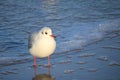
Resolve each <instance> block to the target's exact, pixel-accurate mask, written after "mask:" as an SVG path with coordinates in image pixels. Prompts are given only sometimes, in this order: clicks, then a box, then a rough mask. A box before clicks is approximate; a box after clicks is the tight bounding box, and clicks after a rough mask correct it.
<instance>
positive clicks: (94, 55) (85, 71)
mask: <svg viewBox="0 0 120 80" xmlns="http://www.w3.org/2000/svg"><path fill="white" fill-rule="evenodd" d="M119 41H120V37H119V36H117V37H113V38H106V39H104V40H102V41H100V42H96V43H95V44H92V45H89V46H87V47H86V48H84V49H83V50H76V51H72V52H67V53H64V55H60V56H57V57H53V58H52V59H51V63H52V66H51V67H50V68H48V67H46V64H47V58H46V59H38V60H37V64H38V66H37V68H36V69H35V68H33V67H32V64H33V61H32V62H31V61H30V62H27V63H23V64H16V65H9V66H4V67H0V80H43V79H44V80H120V42H119ZM52 56H54V55H52ZM43 60H44V61H43Z"/></svg>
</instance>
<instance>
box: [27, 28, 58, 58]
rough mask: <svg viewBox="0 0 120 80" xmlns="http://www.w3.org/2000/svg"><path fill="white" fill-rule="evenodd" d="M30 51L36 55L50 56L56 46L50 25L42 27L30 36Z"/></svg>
mask: <svg viewBox="0 0 120 80" xmlns="http://www.w3.org/2000/svg"><path fill="white" fill-rule="evenodd" d="M29 44H30V45H29V46H30V49H29V50H30V53H31V54H32V55H33V56H34V57H40V58H42V57H49V56H50V55H51V54H52V53H53V52H54V50H55V48H56V41H55V39H54V35H53V34H52V30H51V29H50V28H49V27H44V28H42V29H41V30H40V31H39V32H37V33H33V34H32V35H31V36H30V43H29Z"/></svg>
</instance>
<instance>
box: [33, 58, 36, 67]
mask: <svg viewBox="0 0 120 80" xmlns="http://www.w3.org/2000/svg"><path fill="white" fill-rule="evenodd" d="M33 66H34V67H37V64H36V57H35V56H34V65H33Z"/></svg>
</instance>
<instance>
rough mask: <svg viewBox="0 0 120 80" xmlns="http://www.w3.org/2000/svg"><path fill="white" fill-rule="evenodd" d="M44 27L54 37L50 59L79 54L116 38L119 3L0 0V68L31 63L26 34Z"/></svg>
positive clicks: (119, 31)
mask: <svg viewBox="0 0 120 80" xmlns="http://www.w3.org/2000/svg"><path fill="white" fill-rule="evenodd" d="M44 26H48V27H51V28H52V30H53V33H54V34H55V35H56V37H57V38H56V42H57V48H56V51H55V54H54V55H56V54H59V55H60V54H62V53H63V54H65V52H70V51H74V50H81V49H83V48H85V47H86V46H87V45H90V44H94V43H95V42H96V41H100V40H102V39H104V38H106V37H111V36H115V35H118V34H120V0H1V1H0V65H2V66H3V65H5V64H16V63H18V62H24V61H27V60H28V61H29V60H31V59H32V56H31V55H30V54H29V49H28V36H29V33H31V32H35V31H39V30H40V29H41V28H42V27H44ZM56 56H57V55H56ZM16 61H18V62H16Z"/></svg>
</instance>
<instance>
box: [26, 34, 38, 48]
mask: <svg viewBox="0 0 120 80" xmlns="http://www.w3.org/2000/svg"><path fill="white" fill-rule="evenodd" d="M36 35H37V33H32V34H30V35H29V38H28V48H29V49H30V48H31V47H32V45H33V44H34V42H35V38H36Z"/></svg>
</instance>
